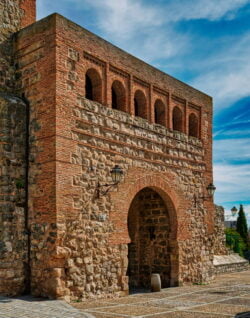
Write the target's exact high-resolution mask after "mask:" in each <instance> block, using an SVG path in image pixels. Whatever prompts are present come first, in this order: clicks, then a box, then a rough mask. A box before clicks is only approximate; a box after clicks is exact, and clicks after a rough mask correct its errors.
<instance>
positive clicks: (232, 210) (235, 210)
mask: <svg viewBox="0 0 250 318" xmlns="http://www.w3.org/2000/svg"><path fill="white" fill-rule="evenodd" d="M231 212H232V216H235V215H236V214H237V212H238V209H237V208H236V207H235V206H233V207H232V209H231Z"/></svg>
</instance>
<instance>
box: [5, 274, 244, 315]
mask: <svg viewBox="0 0 250 318" xmlns="http://www.w3.org/2000/svg"><path fill="white" fill-rule="evenodd" d="M71 305H72V306H73V307H72V306H71ZM71 305H69V304H67V303H65V302H63V301H58V300H44V299H34V298H31V297H29V296H25V297H20V298H6V297H1V298H0V318H91V317H96V318H122V317H124V318H125V317H126V318H132V317H137V318H139V317H140V318H142V317H145V318H146V317H147V318H153V317H155V318H165V317H166V318H219V317H222V318H223V317H235V318H236V317H237V318H238V317H239V318H241V317H242V318H250V271H245V272H241V273H233V274H225V275H221V276H219V277H217V278H216V280H215V281H214V282H213V283H211V284H209V285H193V286H185V287H175V288H168V289H163V290H162V291H161V292H159V293H137V294H133V295H130V296H128V297H122V298H116V299H109V300H95V301H90V300H88V301H85V302H74V303H72V304H71Z"/></svg>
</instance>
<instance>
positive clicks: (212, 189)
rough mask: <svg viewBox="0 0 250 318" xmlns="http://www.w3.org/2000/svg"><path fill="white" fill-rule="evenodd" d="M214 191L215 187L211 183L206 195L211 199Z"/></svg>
mask: <svg viewBox="0 0 250 318" xmlns="http://www.w3.org/2000/svg"><path fill="white" fill-rule="evenodd" d="M215 190H216V187H215V186H214V185H213V184H212V183H210V184H209V185H208V187H207V192H208V195H209V196H210V197H212V196H213V195H214V192H215Z"/></svg>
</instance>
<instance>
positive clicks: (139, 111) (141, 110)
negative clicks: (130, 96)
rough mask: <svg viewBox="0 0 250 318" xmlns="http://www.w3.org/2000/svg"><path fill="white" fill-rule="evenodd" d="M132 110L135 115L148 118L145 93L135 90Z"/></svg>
mask: <svg viewBox="0 0 250 318" xmlns="http://www.w3.org/2000/svg"><path fill="white" fill-rule="evenodd" d="M134 111H135V116H138V117H141V118H144V119H148V111H147V100H146V96H145V94H144V93H143V92H142V91H140V90H137V91H136V92H135V96H134Z"/></svg>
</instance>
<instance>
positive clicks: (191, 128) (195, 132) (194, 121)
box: [188, 113, 199, 138]
mask: <svg viewBox="0 0 250 318" xmlns="http://www.w3.org/2000/svg"><path fill="white" fill-rule="evenodd" d="M188 134H189V136H192V137H196V138H199V124H198V117H197V116H196V115H195V114H194V113H192V114H190V115H189V120H188Z"/></svg>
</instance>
